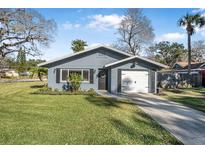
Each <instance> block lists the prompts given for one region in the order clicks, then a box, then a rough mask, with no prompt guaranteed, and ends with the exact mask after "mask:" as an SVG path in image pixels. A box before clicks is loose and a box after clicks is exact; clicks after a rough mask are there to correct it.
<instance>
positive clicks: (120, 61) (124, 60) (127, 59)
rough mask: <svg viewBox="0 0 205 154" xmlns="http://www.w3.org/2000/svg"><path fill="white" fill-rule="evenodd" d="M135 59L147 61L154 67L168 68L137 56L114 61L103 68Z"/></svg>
mask: <svg viewBox="0 0 205 154" xmlns="http://www.w3.org/2000/svg"><path fill="white" fill-rule="evenodd" d="M135 58H138V59H141V60H144V61H147V62H149V63H152V64H155V65H158V66H160V67H162V68H168V66H167V65H164V64H161V63H158V62H155V61H153V60H150V59H147V58H143V57H139V56H137V55H135V56H132V57H128V58H125V59H123V60H119V61H116V62H114V63H110V64H106V65H105V66H104V67H105V68H106V67H110V66H113V65H116V64H120V63H123V62H126V61H129V60H132V59H135Z"/></svg>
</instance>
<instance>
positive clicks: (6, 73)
mask: <svg viewBox="0 0 205 154" xmlns="http://www.w3.org/2000/svg"><path fill="white" fill-rule="evenodd" d="M0 77H9V78H12V77H14V78H17V77H19V74H18V73H17V72H16V71H15V70H11V69H1V70H0Z"/></svg>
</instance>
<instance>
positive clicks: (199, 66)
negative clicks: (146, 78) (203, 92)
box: [158, 62, 205, 87]
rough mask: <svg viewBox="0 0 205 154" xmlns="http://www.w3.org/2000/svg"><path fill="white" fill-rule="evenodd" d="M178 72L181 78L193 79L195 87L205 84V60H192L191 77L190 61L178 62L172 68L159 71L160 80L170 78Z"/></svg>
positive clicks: (183, 79)
mask: <svg viewBox="0 0 205 154" xmlns="http://www.w3.org/2000/svg"><path fill="white" fill-rule="evenodd" d="M176 73H177V74H178V75H179V76H180V77H179V80H181V81H188V80H191V85H192V86H194V87H200V86H205V62H192V63H191V78H190V76H189V75H188V63H187V62H177V63H175V64H174V65H173V67H172V70H166V71H161V72H160V73H159V76H158V78H159V81H160V82H162V81H164V80H168V79H171V78H173V77H174V76H175V75H176Z"/></svg>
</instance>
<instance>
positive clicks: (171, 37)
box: [156, 33, 186, 42]
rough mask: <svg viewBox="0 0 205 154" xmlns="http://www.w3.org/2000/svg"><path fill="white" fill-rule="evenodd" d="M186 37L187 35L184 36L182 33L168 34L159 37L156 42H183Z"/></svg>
mask: <svg viewBox="0 0 205 154" xmlns="http://www.w3.org/2000/svg"><path fill="white" fill-rule="evenodd" d="M185 37H186V34H184V33H183V34H182V33H166V34H163V35H161V36H159V37H157V38H156V41H157V42H160V41H171V42H173V41H178V40H182V39H185Z"/></svg>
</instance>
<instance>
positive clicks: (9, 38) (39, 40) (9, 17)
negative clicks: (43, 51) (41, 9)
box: [0, 9, 56, 59]
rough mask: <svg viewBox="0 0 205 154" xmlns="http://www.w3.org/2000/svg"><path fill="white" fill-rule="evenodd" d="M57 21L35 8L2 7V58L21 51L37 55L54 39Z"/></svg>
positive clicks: (0, 35)
mask: <svg viewBox="0 0 205 154" xmlns="http://www.w3.org/2000/svg"><path fill="white" fill-rule="evenodd" d="M55 30H56V23H55V22H54V21H53V20H47V19H45V18H44V17H43V16H42V15H41V14H39V13H38V12H37V11H35V10H30V9H0V58H1V59H4V58H5V57H6V56H7V55H9V54H11V53H15V52H19V51H20V49H23V50H24V51H25V52H26V54H29V55H32V56H36V55H39V54H40V48H42V47H48V46H49V43H50V42H51V41H53V34H55Z"/></svg>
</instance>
